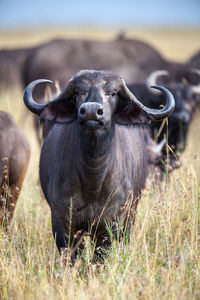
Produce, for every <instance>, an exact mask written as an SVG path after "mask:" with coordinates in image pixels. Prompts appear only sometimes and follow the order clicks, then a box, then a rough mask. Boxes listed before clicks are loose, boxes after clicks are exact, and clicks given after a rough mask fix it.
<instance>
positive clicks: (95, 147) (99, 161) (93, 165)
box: [80, 132, 113, 201]
mask: <svg viewBox="0 0 200 300" xmlns="http://www.w3.org/2000/svg"><path fill="white" fill-rule="evenodd" d="M80 140H81V144H80V164H81V180H82V192H83V193H84V197H86V198H87V200H88V201H94V200H95V199H96V198H97V197H99V195H100V192H101V190H102V186H103V184H104V182H105V179H106V177H107V176H108V172H109V169H110V165H111V164H112V151H111V148H112V145H113V132H109V133H105V134H101V135H97V134H89V135H85V136H81V139H80Z"/></svg>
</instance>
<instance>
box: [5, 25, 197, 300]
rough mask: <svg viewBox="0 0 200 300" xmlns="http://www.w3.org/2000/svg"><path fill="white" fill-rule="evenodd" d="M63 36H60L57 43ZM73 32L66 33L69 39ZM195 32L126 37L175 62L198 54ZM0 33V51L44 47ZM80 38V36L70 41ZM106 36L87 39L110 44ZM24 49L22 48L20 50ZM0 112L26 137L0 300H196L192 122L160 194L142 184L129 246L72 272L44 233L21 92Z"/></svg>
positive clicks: (82, 262)
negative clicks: (25, 165)
mask: <svg viewBox="0 0 200 300" xmlns="http://www.w3.org/2000/svg"><path fill="white" fill-rule="evenodd" d="M64 32H65V30H64V29H63V31H62V32H61V33H62V34H63V35H62V34H61V33H60V34H61V35H62V36H64ZM145 32H146V33H145ZM72 33H73V31H71V35H72ZM199 33H200V30H193V31H189V30H188V31H184V30H180V31H173V32H172V31H171V32H170V31H167V30H163V31H161V30H160V31H156V30H152V32H151V31H150V30H146V31H145V30H136V31H132V32H131V31H130V32H128V35H133V36H135V37H140V36H141V38H142V39H143V40H144V39H146V40H148V41H150V42H151V43H152V44H153V45H156V46H157V48H159V49H160V50H161V51H162V53H163V54H164V55H166V56H167V57H168V58H171V59H177V60H179V61H183V60H185V59H187V58H188V57H189V56H190V55H191V54H192V53H193V52H194V51H195V50H197V49H198V47H199V48H200V39H198V36H199ZM37 34H38V33H37V32H36V33H33V35H32V36H29V37H28V38H27V33H25V32H21V33H18V35H17V36H16V38H15V40H13V39H12V34H11V33H10V34H8V33H0V40H1V44H0V47H3V46H4V47H7V46H9V47H11V46H24V45H30V44H34V43H38V42H39V41H42V40H45V39H49V38H50V37H52V35H53V34H55V35H56V32H52V31H51V33H49V32H48V31H46V35H45V31H44V32H42V33H41V34H40V35H37ZM78 34H79V35H81V34H82V36H84V35H85V36H86V32H82V33H77V34H76V32H75V31H74V36H77V35H78ZM113 35H114V31H110V32H107V33H106V34H105V33H104V34H103V33H102V32H100V31H99V32H97V33H96V35H95V33H91V32H89V33H88V35H87V36H88V37H91V38H95V37H96V36H97V38H103V37H105V38H110V37H112V36H113ZM25 41H26V42H25ZM0 109H3V110H6V111H9V112H10V113H12V114H13V115H14V116H15V118H16V120H17V122H18V124H19V126H20V127H21V128H22V129H23V130H24V131H25V133H26V134H27V136H28V137H29V140H30V143H31V147H32V156H31V162H30V165H29V169H28V174H27V176H26V179H25V182H24V185H23V189H22V192H21V195H20V198H19V201H18V205H17V208H16V213H15V216H14V219H13V222H12V224H11V228H10V232H9V234H6V233H5V232H4V231H3V230H1V231H0V299H16V300H18V299H20V300H21V299H80V300H82V299H92V300H93V299H95V300H96V299H98V300H99V299H141V300H143V299H145V300H146V299H148V300H149V299H177V300H179V299H181V300H182V299H200V134H199V129H200V119H199V115H200V114H199V111H198V110H197V112H196V113H195V115H194V118H193V122H192V124H191V126H190V130H189V136H188V141H187V147H186V150H185V152H184V153H183V155H182V156H181V162H182V165H181V168H179V169H178V170H176V171H174V172H173V174H172V175H171V178H170V181H167V180H164V182H163V183H162V185H161V187H160V188H159V187H155V186H153V185H152V182H151V180H150V179H149V180H148V182H147V186H146V189H145V190H144V192H143V195H142V197H141V201H140V203H139V206H138V210H137V216H136V222H135V226H134V228H133V232H132V234H131V237H130V243H129V244H126V243H125V244H124V243H119V242H116V241H113V243H112V247H111V249H110V250H109V253H108V256H107V258H106V259H105V262H104V263H103V264H95V263H91V257H92V246H91V244H90V242H89V240H88V239H87V238H85V250H84V252H83V253H82V256H81V257H80V258H79V259H78V260H77V262H76V264H75V265H74V266H73V267H69V266H68V265H64V264H63V263H62V260H61V258H60V256H59V255H58V251H57V249H56V246H55V243H54V241H53V238H52V233H51V220H50V211H49V207H48V205H47V203H46V201H45V200H44V198H43V196H42V193H41V191H40V187H39V183H38V159H39V147H38V145H37V142H36V137H35V133H34V130H33V124H32V117H31V115H30V114H29V113H28V112H27V111H26V110H25V108H24V106H23V103H22V91H16V92H15V93H10V92H7V93H4V94H2V95H1V96H0Z"/></svg>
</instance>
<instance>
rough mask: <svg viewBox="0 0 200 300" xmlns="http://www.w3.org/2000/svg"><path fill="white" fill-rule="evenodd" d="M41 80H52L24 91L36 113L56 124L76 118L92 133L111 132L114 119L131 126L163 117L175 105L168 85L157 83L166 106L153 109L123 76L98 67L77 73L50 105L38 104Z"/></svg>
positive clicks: (30, 85) (30, 86)
mask: <svg viewBox="0 0 200 300" xmlns="http://www.w3.org/2000/svg"><path fill="white" fill-rule="evenodd" d="M41 82H51V81H49V80H46V79H39V80H36V81H33V82H32V83H30V84H29V85H28V86H27V87H26V89H25V91H24V102H25V104H26V106H27V107H28V108H29V109H30V110H31V111H32V112H33V113H35V114H38V115H39V116H40V119H42V120H49V121H53V122H55V123H70V122H73V121H74V120H75V119H76V120H77V121H78V123H79V125H80V128H81V130H85V131H90V132H93V133H97V132H100V131H108V130H109V128H110V127H111V125H112V124H113V122H117V123H118V124H122V125H131V124H135V123H137V124H140V123H144V122H147V121H149V120H150V119H153V120H161V119H163V118H165V117H167V116H168V115H169V114H170V113H171V112H172V111H173V109H174V105H175V102H174V98H173V96H172V94H171V93H170V92H169V91H168V90H167V89H166V88H164V87H161V86H155V87H154V88H156V89H159V90H160V91H161V92H162V93H163V94H164V95H165V96H166V105H165V106H164V108H162V109H150V108H148V107H146V106H144V105H143V104H142V103H141V102H140V101H139V100H138V99H137V98H136V97H135V96H134V95H133V94H132V93H131V92H130V90H129V89H128V87H127V86H126V84H125V82H124V80H123V79H122V78H120V77H119V76H117V75H114V74H110V73H108V72H105V71H95V70H83V71H80V72H78V73H77V74H76V75H75V76H74V77H72V79H71V80H70V81H69V83H68V85H67V87H66V88H65V89H64V90H63V92H62V93H61V94H60V95H59V96H58V97H57V98H55V99H54V100H53V101H51V102H49V103H47V104H38V103H36V102H35V101H34V100H33V97H32V91H33V89H34V87H35V86H36V85H37V84H38V83H41Z"/></svg>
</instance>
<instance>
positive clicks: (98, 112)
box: [97, 108, 103, 116]
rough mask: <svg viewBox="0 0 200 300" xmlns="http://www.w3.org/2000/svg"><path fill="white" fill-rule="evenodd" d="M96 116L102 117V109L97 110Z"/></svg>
mask: <svg viewBox="0 0 200 300" xmlns="http://www.w3.org/2000/svg"><path fill="white" fill-rule="evenodd" d="M97 115H99V116H102V115H103V109H102V108H99V109H98V110H97Z"/></svg>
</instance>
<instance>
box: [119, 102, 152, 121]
mask: <svg viewBox="0 0 200 300" xmlns="http://www.w3.org/2000/svg"><path fill="white" fill-rule="evenodd" d="M114 119H115V122H116V123H118V124H120V125H137V124H138V125H139V124H143V125H147V124H150V122H151V121H150V118H149V117H148V115H147V114H145V113H144V112H142V111H141V110H140V109H139V107H137V106H136V105H135V104H134V103H133V102H129V103H128V104H127V105H126V106H125V107H123V106H121V105H120V106H119V107H118V108H117V110H116V112H115V115H114Z"/></svg>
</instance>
